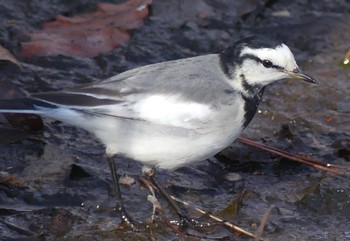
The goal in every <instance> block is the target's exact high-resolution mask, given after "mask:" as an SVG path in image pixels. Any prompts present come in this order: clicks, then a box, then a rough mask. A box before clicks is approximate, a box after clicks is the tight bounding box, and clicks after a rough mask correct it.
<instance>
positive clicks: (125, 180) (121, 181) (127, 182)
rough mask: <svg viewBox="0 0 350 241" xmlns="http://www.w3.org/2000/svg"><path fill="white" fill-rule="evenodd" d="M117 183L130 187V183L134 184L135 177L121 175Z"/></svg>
mask: <svg viewBox="0 0 350 241" xmlns="http://www.w3.org/2000/svg"><path fill="white" fill-rule="evenodd" d="M119 184H121V185H125V186H129V187H130V186H131V185H133V184H135V179H134V178H132V177H129V176H123V177H120V178H119Z"/></svg>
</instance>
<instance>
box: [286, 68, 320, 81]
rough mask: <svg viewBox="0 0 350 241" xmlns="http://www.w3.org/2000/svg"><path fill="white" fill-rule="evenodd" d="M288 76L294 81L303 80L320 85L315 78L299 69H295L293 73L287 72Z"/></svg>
mask: <svg viewBox="0 0 350 241" xmlns="http://www.w3.org/2000/svg"><path fill="white" fill-rule="evenodd" d="M287 74H288V75H289V76H290V77H291V78H292V79H301V80H304V81H306V82H309V83H312V84H318V82H317V81H316V80H315V79H314V78H312V77H311V76H310V75H307V74H304V73H303V72H301V71H300V70H299V69H295V70H293V71H287Z"/></svg>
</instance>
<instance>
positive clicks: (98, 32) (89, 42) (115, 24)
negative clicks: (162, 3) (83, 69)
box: [20, 0, 152, 58]
mask: <svg viewBox="0 0 350 241" xmlns="http://www.w3.org/2000/svg"><path fill="white" fill-rule="evenodd" d="M151 1H152V0H129V1H127V2H125V3H122V4H110V3H99V4H98V5H97V10H96V11H95V12H91V13H84V14H80V15H77V16H74V17H65V16H61V15H59V16H57V17H56V20H55V21H53V22H49V23H45V24H44V25H43V29H42V30H41V31H38V32H35V33H30V34H29V35H30V39H31V40H30V42H23V43H22V46H21V51H20V55H21V56H22V57H25V58H30V57H33V56H50V55H59V54H62V55H70V56H81V57H94V56H97V55H98V54H100V53H107V52H109V51H111V50H112V49H114V48H117V47H119V46H120V45H121V44H123V43H125V42H127V41H129V39H130V31H131V30H132V29H135V28H138V27H140V26H141V25H142V23H143V19H144V18H145V17H147V16H148V13H149V11H148V5H149V4H151Z"/></svg>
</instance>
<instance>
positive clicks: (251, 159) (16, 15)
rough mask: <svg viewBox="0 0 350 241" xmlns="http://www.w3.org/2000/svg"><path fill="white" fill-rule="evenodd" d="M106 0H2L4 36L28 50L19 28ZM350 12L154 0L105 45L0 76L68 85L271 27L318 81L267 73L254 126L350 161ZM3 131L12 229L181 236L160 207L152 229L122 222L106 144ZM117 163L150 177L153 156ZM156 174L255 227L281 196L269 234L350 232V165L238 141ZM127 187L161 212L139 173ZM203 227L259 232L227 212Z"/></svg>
mask: <svg viewBox="0 0 350 241" xmlns="http://www.w3.org/2000/svg"><path fill="white" fill-rule="evenodd" d="M109 2H117V1H109ZM258 2H260V4H263V5H259V4H258ZM263 2H264V3H263ZM95 4H96V1H92V0H79V1H71V2H70V1H63V0H55V1H54V0H50V1H39V0H31V1H19V0H16V1H5V0H3V1H0V20H1V25H0V29H1V31H0V42H1V44H2V45H3V46H5V47H6V48H8V49H9V50H10V51H11V52H13V53H14V54H15V55H16V56H17V57H18V55H17V54H18V49H19V45H18V39H19V37H18V36H21V34H23V33H26V32H28V31H30V30H34V29H38V28H39V27H40V26H41V24H43V23H44V22H47V21H50V20H52V19H54V17H55V16H56V15H57V14H64V15H68V16H72V15H75V14H77V13H80V12H87V11H91V10H92V9H94V6H95ZM349 12H350V3H349V1H345V0H343V1H341V0H339V1H317V2H314V3H311V2H310V1H302V0H298V1H282V0H281V1H278V0H276V1H249V3H248V2H246V1H229V0H221V1H219V0H217V1H196V0H195V1H179V0H177V1H175V0H167V1H154V3H153V4H152V11H151V16H150V17H149V18H148V19H146V20H145V22H144V25H143V26H142V27H140V28H138V29H136V30H135V31H133V34H132V38H131V41H130V42H129V43H128V44H125V45H123V46H122V47H121V48H119V49H115V50H113V51H112V52H110V53H108V54H101V55H99V56H97V57H94V58H83V57H67V56H53V57H37V58H30V59H20V61H21V63H22V69H20V70H19V69H18V68H17V67H15V66H13V65H5V66H3V67H2V70H1V79H2V81H3V82H12V83H14V84H15V85H17V86H19V87H20V88H21V89H23V90H26V91H28V92H39V91H48V90H58V89H62V88H68V87H72V86H77V85H79V84H83V83H89V82H92V81H95V80H98V79H102V78H106V77H109V76H112V75H114V74H117V73H120V72H122V71H124V70H127V69H130V68H132V67H136V66H141V65H145V64H150V63H156V62H160V61H165V60H172V59H177V58H181V57H189V56H196V55H200V54H205V53H212V52H219V51H221V50H223V49H224V48H225V47H227V46H229V45H230V44H232V43H233V42H234V41H235V40H237V39H239V38H241V37H243V36H247V35H252V34H264V35H269V36H272V37H276V38H278V39H280V40H282V41H283V42H285V43H286V44H287V45H289V46H290V47H291V48H292V51H293V52H294V53H295V55H296V59H297V61H298V63H299V65H300V66H301V68H302V69H303V70H304V71H305V72H307V73H308V74H310V75H312V76H314V77H315V78H316V79H317V80H318V81H319V85H317V86H310V85H308V84H306V83H301V82H298V81H284V82H279V83H275V84H273V85H272V86H269V87H268V88H267V90H266V92H265V96H264V101H263V103H262V104H261V105H260V108H259V112H258V114H257V115H256V117H255V118H254V120H253V122H252V123H251V124H250V126H249V127H248V128H247V129H246V130H245V132H244V133H243V135H242V136H243V137H247V138H250V139H253V140H257V141H260V142H264V143H265V144H267V145H270V146H274V147H278V148H281V149H283V150H286V151H289V152H291V153H299V154H305V155H307V156H312V157H314V158H317V159H319V160H324V161H327V162H330V163H337V164H341V165H350V163H349V161H350V156H349V153H350V141H349V140H350V105H349V103H350V95H349V93H350V84H349V76H350V68H349V67H347V66H344V65H342V64H341V63H342V59H343V56H344V55H345V53H346V51H347V50H348V49H349V48H350V44H349V43H350V34H349V32H350V26H349V23H350V16H349ZM0 120H1V119H0ZM0 135H1V137H0V141H1V143H0V171H1V173H2V175H5V176H11V177H8V179H6V181H4V182H2V183H0V240H150V239H152V238H154V239H155V240H177V237H176V235H175V234H174V232H172V231H171V230H170V229H169V228H168V227H167V226H166V225H165V224H164V222H163V221H162V220H161V219H159V218H157V219H156V221H155V223H154V224H152V225H150V228H149V229H148V230H147V231H145V232H133V231H132V230H128V229H126V230H120V229H118V228H116V227H117V226H118V224H119V222H120V219H119V218H120V217H119V216H118V214H117V213H115V212H113V198H112V197H110V193H109V180H110V174H109V170H108V166H107V162H106V160H105V157H104V148H103V146H102V145H101V144H99V143H98V141H97V140H95V139H94V138H93V137H92V136H91V135H89V134H88V133H86V132H85V131H82V130H80V129H77V128H74V127H71V126H67V125H65V124H63V123H60V122H57V121H53V120H45V127H44V131H42V132H39V133H30V134H28V133H25V132H23V131H18V132H16V131H14V130H10V131H8V132H6V131H5V128H3V129H2V132H1V133H0ZM118 167H119V170H120V172H121V173H124V174H126V175H128V176H130V177H133V178H135V179H137V178H138V177H142V174H141V167H142V166H141V165H140V164H139V163H137V162H135V161H133V160H126V159H119V161H118ZM158 178H159V180H160V182H162V183H163V184H164V185H165V186H166V187H167V190H168V191H169V192H170V193H172V194H173V195H175V196H176V197H178V198H180V199H182V200H185V201H188V202H190V203H193V204H195V205H196V206H198V207H201V208H202V209H204V210H206V211H210V212H211V213H214V214H217V215H218V216H220V217H222V218H224V219H225V220H228V221H230V222H233V223H235V224H236V225H238V226H240V227H242V228H245V229H247V230H249V231H251V232H255V231H256V230H257V228H258V226H259V223H260V220H261V219H262V217H263V215H264V213H265V212H266V211H267V210H268V208H269V207H271V206H272V205H274V206H275V208H274V209H273V210H272V211H271V214H270V217H269V219H268V221H267V225H266V227H265V230H264V232H263V237H264V238H266V239H267V240H314V241H316V240H317V241H319V240H337V241H340V240H350V182H349V177H348V176H337V175H334V174H330V173H326V172H324V171H320V170H315V169H313V168H310V167H307V166H304V165H300V164H296V163H294V162H291V161H288V160H286V159H283V158H279V157H276V156H274V155H272V154H268V153H265V152H262V151H259V150H257V149H255V148H252V147H247V146H244V145H243V144H239V143H233V144H232V146H230V147H228V148H227V149H226V150H224V151H223V152H222V153H220V154H218V155H217V156H216V157H214V158H212V159H210V160H206V161H203V162H200V163H197V164H193V165H191V166H188V167H184V168H181V169H178V170H176V171H159V172H158ZM122 193H123V197H124V199H125V202H126V206H127V209H128V211H129V213H130V214H131V215H132V216H133V217H134V218H135V219H136V220H139V221H140V222H146V220H147V219H149V218H150V216H151V214H152V205H151V203H149V202H148V201H147V195H148V194H149V192H148V190H147V189H146V188H144V187H143V186H142V185H140V184H139V183H138V182H136V183H135V184H134V185H132V186H130V187H129V186H123V187H122ZM161 204H162V207H163V209H164V212H165V214H166V216H167V217H168V218H169V219H170V220H176V219H177V217H176V215H175V214H174V213H173V212H172V211H171V210H170V209H169V207H168V206H167V204H166V203H165V202H163V200H161ZM189 212H190V213H191V214H192V215H193V216H195V217H199V214H198V213H196V212H195V211H193V210H192V209H191V208H190V209H189ZM202 231H203V232H200V233H202V235H203V236H201V238H200V239H202V240H251V239H250V238H248V237H246V236H244V235H239V236H238V235H237V233H235V232H232V231H230V230H228V229H227V228H223V227H221V226H218V227H211V228H209V229H208V228H206V229H204V230H202Z"/></svg>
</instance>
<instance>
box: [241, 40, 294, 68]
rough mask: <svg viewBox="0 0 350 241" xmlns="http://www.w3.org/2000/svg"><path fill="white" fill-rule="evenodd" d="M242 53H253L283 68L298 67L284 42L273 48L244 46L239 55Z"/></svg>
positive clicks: (242, 54)
mask: <svg viewBox="0 0 350 241" xmlns="http://www.w3.org/2000/svg"><path fill="white" fill-rule="evenodd" d="M244 55H253V56H256V57H258V58H259V59H261V60H270V61H271V62H272V63H273V64H274V65H277V66H280V67H283V68H284V69H286V70H289V71H293V70H294V69H296V68H298V65H297V63H296V62H295V59H294V55H293V54H292V52H291V51H290V49H289V48H288V46H287V45H285V44H281V45H278V46H277V47H276V48H274V49H270V48H261V49H252V48H248V47H245V48H243V50H242V51H241V55H240V57H242V56H244Z"/></svg>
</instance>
